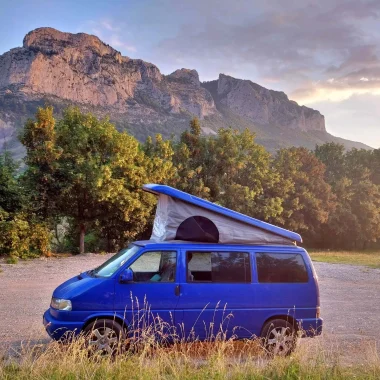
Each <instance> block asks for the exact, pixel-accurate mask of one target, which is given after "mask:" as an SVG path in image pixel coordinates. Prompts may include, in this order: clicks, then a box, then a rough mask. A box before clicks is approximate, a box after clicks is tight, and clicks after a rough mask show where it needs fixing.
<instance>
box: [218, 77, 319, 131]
mask: <svg viewBox="0 0 380 380" xmlns="http://www.w3.org/2000/svg"><path fill="white" fill-rule="evenodd" d="M217 95H218V98H219V101H220V103H221V104H222V105H224V106H226V107H228V108H229V109H231V110H233V111H235V112H236V113H237V114H239V115H240V116H243V117H244V118H246V119H248V120H250V121H252V122H253V123H258V124H261V125H267V124H269V125H277V126H281V127H288V128H292V129H299V130H301V131H311V130H316V131H325V119H324V116H323V115H321V114H320V113H319V111H316V110H313V109H311V108H308V107H305V106H300V105H298V104H297V103H296V102H294V101H291V100H289V98H288V97H287V95H286V94H285V93H284V92H279V91H273V90H268V89H266V88H264V87H262V86H259V85H258V84H256V83H253V82H251V81H249V80H241V79H235V78H232V77H230V76H227V75H224V74H220V75H219V79H218V86H217Z"/></svg>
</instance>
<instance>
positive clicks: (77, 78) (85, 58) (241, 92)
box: [0, 28, 369, 156]
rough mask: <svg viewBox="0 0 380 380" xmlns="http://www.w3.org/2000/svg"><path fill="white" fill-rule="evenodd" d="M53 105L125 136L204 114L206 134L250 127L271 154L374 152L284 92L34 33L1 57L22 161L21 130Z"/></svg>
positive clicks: (171, 129)
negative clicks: (323, 147)
mask: <svg viewBox="0 0 380 380" xmlns="http://www.w3.org/2000/svg"><path fill="white" fill-rule="evenodd" d="M45 104H51V105H54V106H55V108H56V111H57V112H58V113H59V112H60V111H61V110H62V109H63V108H64V107H66V106H68V105H70V104H76V105H79V106H80V107H81V108H82V109H84V110H88V111H91V112H94V113H95V114H96V115H98V116H105V115H109V116H110V118H111V120H112V121H113V122H115V123H116V125H117V127H118V128H119V129H120V130H127V131H129V132H130V133H132V134H133V135H135V136H136V137H137V138H138V139H140V140H144V139H145V138H146V137H147V136H148V135H152V134H155V133H158V132H159V133H162V134H163V135H164V136H165V137H169V136H171V135H172V134H174V135H179V134H180V133H181V132H182V131H183V130H184V129H186V128H187V126H188V122H189V120H190V119H191V118H192V117H193V116H197V117H198V118H200V119H201V124H202V127H203V131H204V133H206V134H213V133H216V131H217V129H218V128H220V127H227V126H231V127H234V128H238V129H243V128H249V129H250V130H252V131H254V132H256V134H257V141H258V142H260V143H262V144H263V145H264V146H266V147H267V148H268V149H269V150H271V151H274V150H276V149H278V148H281V147H288V146H293V145H295V146H306V147H308V148H314V147H315V145H316V144H322V143H324V142H327V141H336V142H340V143H343V144H344V145H345V146H346V147H347V148H351V147H357V148H369V147H368V146H366V145H364V144H361V143H357V142H353V141H348V140H344V139H341V138H338V137H334V136H332V135H330V134H329V133H327V132H326V129H325V120H324V116H323V115H321V114H320V113H319V112H318V111H316V110H313V109H311V108H308V107H305V106H300V105H298V104H297V103H296V102H294V101H291V100H289V99H288V97H287V96H286V94H284V93H283V92H278V91H272V90H268V89H266V88H264V87H261V86H259V85H258V84H256V83H253V82H251V81H248V80H240V79H235V78H232V77H230V76H226V75H223V74H220V76H219V78H218V79H217V80H215V81H212V82H205V83H201V82H200V81H199V76H198V73H197V72H196V71H195V70H188V69H180V70H177V71H175V72H174V73H172V74H170V75H163V74H161V73H160V71H159V69H158V68H157V67H156V66H155V65H153V64H151V63H148V62H144V61H142V60H140V59H131V58H128V57H124V56H122V55H121V54H120V53H119V52H118V51H117V50H115V49H113V48H112V47H110V46H109V45H106V44H104V43H103V42H102V41H101V40H100V39H99V38H97V37H96V36H92V35H87V34H84V33H79V34H70V33H63V32H60V31H58V30H55V29H52V28H39V29H36V30H34V31H32V32H30V33H28V34H27V35H26V36H25V38H24V42H23V46H22V47H19V48H15V49H11V50H10V51H9V52H6V53H5V54H3V55H1V56H0V149H1V148H2V147H3V146H4V144H6V146H7V148H9V149H12V150H13V151H14V153H15V155H16V156H20V155H21V153H22V148H21V146H20V144H19V142H18V141H17V134H18V130H19V129H20V128H21V127H22V125H23V124H24V122H25V120H26V119H27V118H28V117H31V116H33V115H34V113H35V110H36V107H37V106H39V105H45Z"/></svg>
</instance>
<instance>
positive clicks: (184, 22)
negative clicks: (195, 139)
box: [0, 0, 380, 148]
mask: <svg viewBox="0 0 380 380" xmlns="http://www.w3.org/2000/svg"><path fill="white" fill-rule="evenodd" d="M379 21H380V0H354V1H351V0H318V1H309V0H233V1H231V0H228V1H227V0H188V1H185V0H123V1H121V0H120V1H119V0H108V1H105V0H102V1H99V0H91V1H89V0H75V1H72V0H60V1H56V0H46V1H42V0H0V54H3V53H4V52H6V51H8V50H9V49H11V48H14V47H18V46H21V45H22V40H23V38H24V36H25V34H26V33H28V32H29V31H31V30H33V29H35V28H38V27H42V26H46V27H47V26H49V27H53V28H56V29H58V30H61V31H64V32H71V33H79V32H84V33H89V34H95V35H97V36H98V37H99V38H100V39H102V40H103V41H104V42H106V43H108V44H109V45H111V46H112V47H114V48H115V49H117V50H119V51H120V52H121V53H122V54H123V55H126V56H129V57H131V58H141V59H144V60H145V61H149V62H152V63H154V64H155V65H156V66H158V68H159V69H160V71H161V72H162V73H163V74H169V73H171V72H173V71H174V70H176V69H178V68H189V69H196V70H197V71H198V73H199V76H200V79H201V80H202V81H207V80H213V79H217V77H218V75H219V73H224V74H227V75H231V76H233V77H236V78H241V79H249V80H252V81H253V82H256V83H258V84H260V85H262V86H264V87H267V88H270V89H273V90H279V91H284V92H285V93H286V94H287V95H288V96H289V98H290V99H292V100H295V101H297V102H298V103H299V104H304V105H306V106H308V107H312V108H314V109H317V110H319V111H320V112H321V113H322V114H323V115H325V118H326V128H327V130H328V132H330V133H332V134H334V135H336V136H340V137H343V138H347V139H351V140H355V141H361V142H363V143H366V144H368V145H370V146H372V147H375V148H379V147H380V123H379V121H380V22H379Z"/></svg>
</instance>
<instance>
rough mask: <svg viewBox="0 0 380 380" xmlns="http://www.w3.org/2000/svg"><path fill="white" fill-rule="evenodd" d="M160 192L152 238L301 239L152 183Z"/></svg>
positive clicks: (278, 241) (273, 241)
mask: <svg viewBox="0 0 380 380" xmlns="http://www.w3.org/2000/svg"><path fill="white" fill-rule="evenodd" d="M143 189H144V190H145V191H148V192H150V193H153V194H155V195H157V196H158V203H157V210H156V216H155V219H154V224H153V232H152V236H151V239H152V240H156V241H167V240H186V241H198V242H209V243H224V244H226V243H230V244H288V245H290V244H295V243H296V242H299V243H302V238H301V236H300V235H299V234H297V233H295V232H292V231H288V230H285V229H284V228H281V227H277V226H274V225H272V224H269V223H265V222H262V221H260V220H257V219H255V218H251V217H249V216H247V215H244V214H240V213H239V212H236V211H233V210H230V209H228V208H225V207H222V206H219V205H217V204H215V203H212V202H209V201H206V200H204V199H202V198H198V197H195V196H194V195H191V194H188V193H185V192H183V191H180V190H177V189H174V188H172V187H170V186H165V185H156V184H149V185H144V186H143Z"/></svg>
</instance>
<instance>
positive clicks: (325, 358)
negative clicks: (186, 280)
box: [0, 341, 380, 380]
mask: <svg viewBox="0 0 380 380" xmlns="http://www.w3.org/2000/svg"><path fill="white" fill-rule="evenodd" d="M252 346H255V342H246V343H243V344H240V345H238V346H237V343H236V342H232V341H222V342H216V343H212V344H211V343H206V344H205V343H188V344H178V345H177V346H170V347H169V348H168V347H166V348H164V347H154V346H152V345H151V344H146V345H145V346H144V347H142V349H141V350H139V351H138V352H137V353H136V352H134V353H129V354H128V353H127V354H123V355H119V356H117V357H116V358H109V357H105V358H101V357H89V355H88V353H87V351H86V350H84V349H83V348H82V346H80V345H78V344H76V343H75V344H72V345H69V346H63V345H60V344H57V343H51V344H48V345H47V346H46V345H45V346H44V345H40V346H38V345H35V346H30V347H26V348H24V350H23V351H22V352H20V356H19V357H16V358H14V359H10V358H9V357H8V358H6V357H4V358H3V359H2V360H1V359H0V379H4V380H8V379H9V380H10V379H12V380H13V379H25V380H26V379H36V380H38V379H70V380H71V379H73V380H74V379H86V380H87V379H114V380H119V379H155V380H156V379H181V380H186V379H263V380H264V379H288V380H293V379H294V380H295V379H309V380H312V379H318V380H322V379H326V380H327V379H329V380H330V379H331V380H338V379H339V380H340V379H342V380H343V379H369V380H371V379H379V378H380V359H379V356H378V353H377V352H376V349H375V348H374V347H372V346H369V345H366V346H364V347H363V352H365V361H363V362H362V363H360V365H356V364H350V365H342V364H341V363H340V358H339V354H337V353H335V352H330V351H326V349H325V348H323V347H322V345H321V344H319V345H318V344H317V345H303V346H302V347H300V348H299V349H297V350H296V352H295V353H294V354H292V356H290V357H285V358H281V357H277V358H274V359H271V358H268V357H267V356H266V355H265V354H264V353H263V352H262V351H261V353H260V352H258V351H257V349H256V348H257V345H256V348H254V349H252ZM366 350H367V351H368V352H367V351H366Z"/></svg>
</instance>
